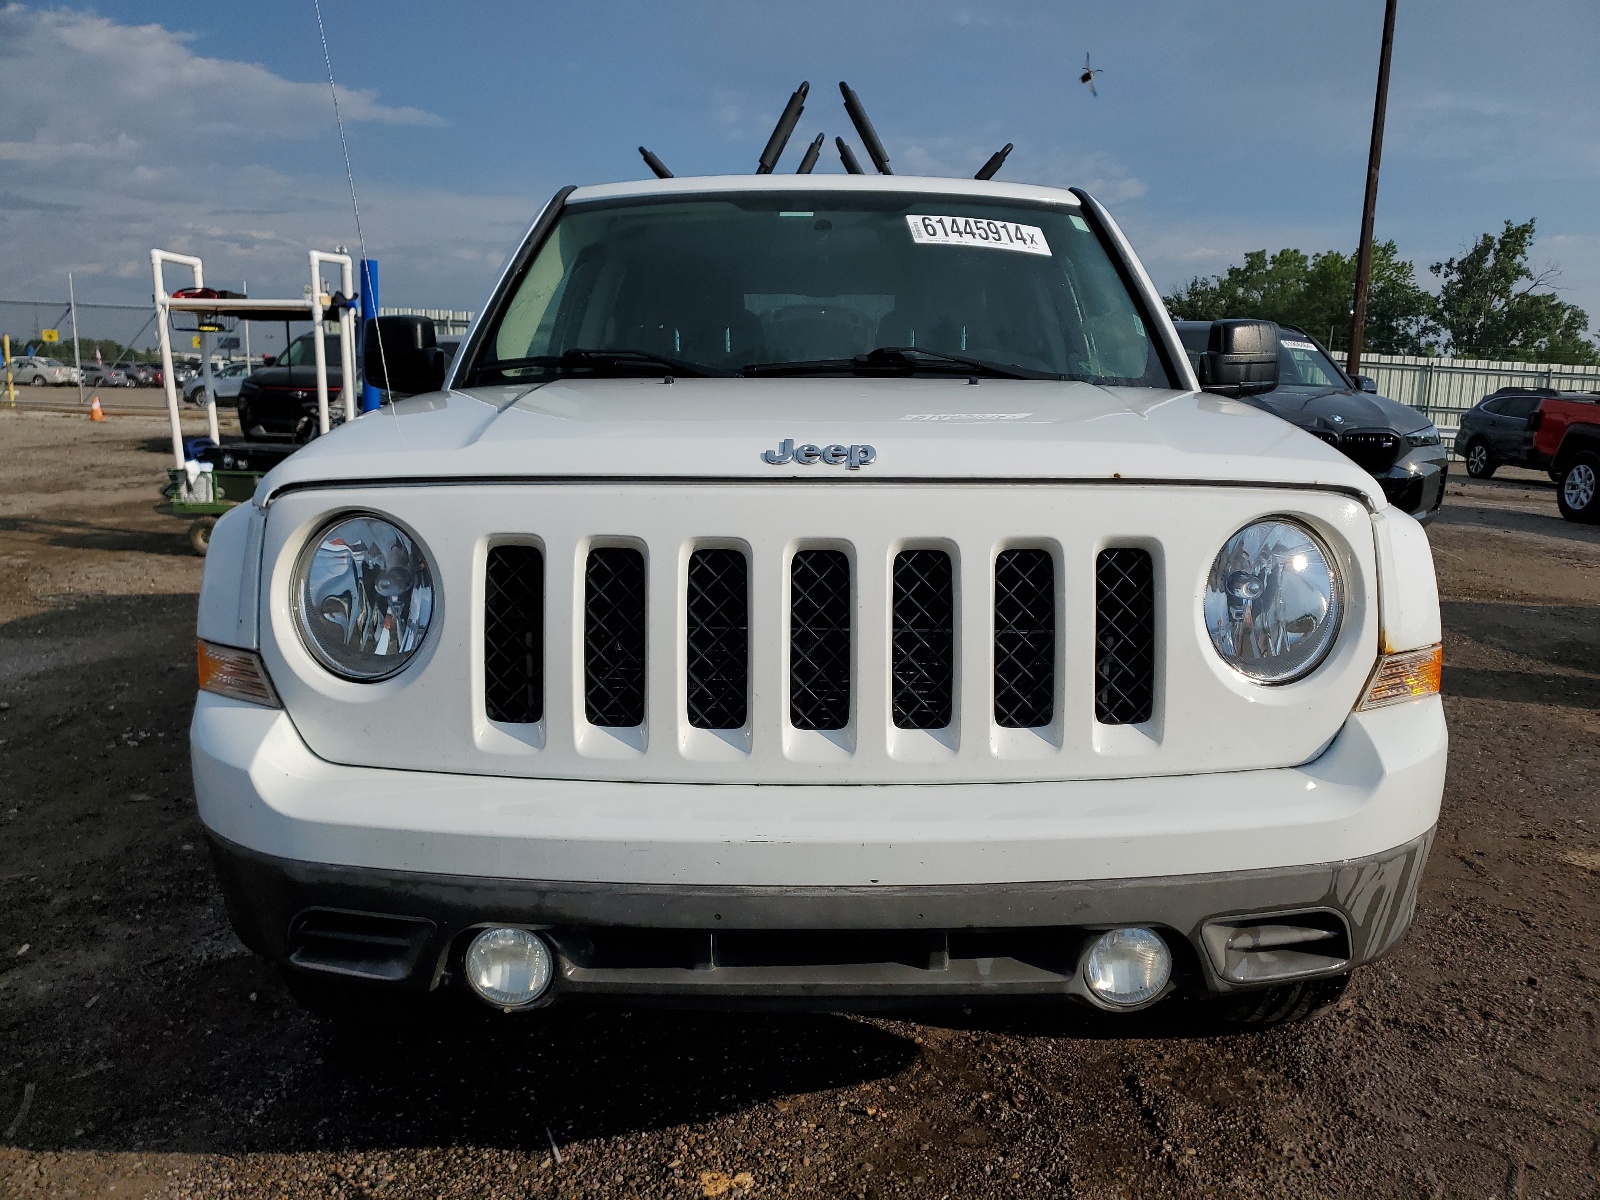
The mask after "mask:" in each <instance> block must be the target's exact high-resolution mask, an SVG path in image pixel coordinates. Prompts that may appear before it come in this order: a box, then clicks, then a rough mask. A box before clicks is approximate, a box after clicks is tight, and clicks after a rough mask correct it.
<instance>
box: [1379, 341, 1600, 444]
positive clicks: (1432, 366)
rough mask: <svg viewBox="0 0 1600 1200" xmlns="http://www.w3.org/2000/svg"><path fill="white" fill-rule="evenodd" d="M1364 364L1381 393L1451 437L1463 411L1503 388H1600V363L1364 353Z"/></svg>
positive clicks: (1584, 390)
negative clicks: (1572, 364)
mask: <svg viewBox="0 0 1600 1200" xmlns="http://www.w3.org/2000/svg"><path fill="white" fill-rule="evenodd" d="M1361 370H1362V372H1363V373H1365V374H1367V375H1370V376H1372V378H1373V379H1374V380H1376V381H1377V384H1378V392H1379V393H1380V394H1381V395H1384V396H1388V397H1389V398H1390V399H1391V400H1398V401H1400V403H1401V404H1409V405H1410V406H1411V407H1412V408H1414V409H1416V410H1417V411H1418V412H1420V413H1422V414H1423V415H1424V416H1425V417H1427V418H1428V419H1429V420H1430V421H1432V422H1433V423H1434V424H1435V425H1437V426H1438V427H1439V432H1440V433H1442V434H1444V436H1445V440H1446V441H1447V442H1448V441H1450V440H1452V439H1453V438H1454V436H1455V432H1456V430H1457V429H1458V428H1459V427H1460V425H1461V414H1462V413H1464V412H1466V411H1467V409H1469V408H1471V407H1472V406H1473V405H1475V404H1477V403H1478V401H1480V400H1482V399H1483V398H1484V397H1485V396H1487V395H1488V394H1489V393H1490V392H1493V391H1496V390H1498V389H1500V388H1503V387H1526V388H1555V389H1557V390H1558V391H1563V392H1593V391H1600V367H1564V366H1558V365H1554V364H1550V363H1525V362H1490V361H1487V360H1485V359H1476V358H1422V357H1419V356H1417V355H1412V354H1363V355H1362V356H1361Z"/></svg>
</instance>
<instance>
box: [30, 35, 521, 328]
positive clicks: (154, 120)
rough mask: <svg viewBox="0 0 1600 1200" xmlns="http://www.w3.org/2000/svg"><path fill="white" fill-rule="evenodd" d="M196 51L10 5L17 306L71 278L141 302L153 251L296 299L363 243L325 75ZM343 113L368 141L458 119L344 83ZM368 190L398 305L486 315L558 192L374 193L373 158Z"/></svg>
mask: <svg viewBox="0 0 1600 1200" xmlns="http://www.w3.org/2000/svg"><path fill="white" fill-rule="evenodd" d="M189 42H190V39H189V38H188V37H187V36H186V35H184V34H182V33H178V32H174V31H172V30H169V29H165V28H163V27H161V26H159V25H137V26H134V25H121V24H117V23H116V22H114V21H112V20H109V19H107V18H104V17H99V16H94V15H90V14H85V13H80V12H73V11H69V10H60V9H56V10H41V9H35V8H30V7H25V6H23V5H20V4H10V5H5V6H3V7H0V112H4V113H5V114H6V117H5V125H4V128H5V130H6V132H7V134H8V135H9V137H8V139H7V140H4V141H0V184H3V187H0V192H3V196H0V262H5V263H6V264H7V271H6V279H5V282H4V284H3V285H0V287H3V290H4V292H5V293H6V295H7V296H10V297H13V298H15V297H18V296H27V297H33V296H39V295H44V296H55V295H58V294H64V293H65V290H66V273H67V272H68V271H72V272H74V274H75V276H76V279H77V288H78V296H79V299H80V300H83V299H85V298H88V299H101V300H120V301H140V300H143V299H145V298H147V297H148V295H149V290H150V285H149V270H150V267H149V262H150V258H149V255H150V248H151V247H152V246H162V247H166V248H169V249H173V250H180V251H186V252H191V253H198V254H200V255H201V256H202V257H203V258H204V259H205V262H206V269H207V277H208V280H209V279H215V280H216V281H217V282H218V284H219V285H221V286H237V281H238V280H239V279H249V280H250V282H251V291H252V292H253V293H257V294H260V293H261V291H262V289H263V288H264V287H269V286H270V287H274V288H279V289H282V288H291V289H292V291H291V292H290V293H289V294H298V292H299V290H300V282H301V279H302V277H303V276H304V273H305V271H306V270H307V264H306V258H305V254H306V251H307V250H308V249H310V248H311V247H313V246H316V247H319V248H323V249H326V248H331V247H332V246H333V245H335V244H339V243H343V244H347V245H350V246H352V247H355V246H356V236H355V227H354V220H353V217H352V214H351V208H350V196H349V192H348V190H347V186H346V183H345V179H344V171H343V166H342V163H341V162H340V160H339V158H338V149H337V144H336V143H335V141H334V125H333V110H332V105H331V103H330V97H329V94H328V85H327V84H326V82H297V81H294V80H290V79H285V78H283V77H281V76H279V75H276V74H274V73H273V72H272V71H269V70H268V69H267V68H265V67H263V66H260V65H257V64H253V63H245V62H232V61H228V60H224V59H218V58H206V57H202V56H200V55H197V54H195V53H194V51H193V50H192V49H191V48H190V45H189ZM339 105H340V111H341V114H342V115H343V117H344V120H345V123H346V124H347V125H348V126H353V127H354V128H353V129H352V135H353V136H356V137H358V132H357V131H359V128H360V126H361V125H362V124H363V123H379V124H385V125H401V126H442V125H444V124H446V122H444V121H443V120H441V119H440V118H439V117H437V116H435V115H433V114H431V113H427V112H424V111H422V110H420V109H417V108H410V107H397V106H393V105H388V104H385V103H383V102H382V101H381V100H380V99H379V97H378V96H377V95H376V94H374V93H372V92H370V91H361V90H345V89H341V90H340V93H339ZM357 145H358V146H359V141H358V142H357ZM275 163H277V164H281V163H288V164H290V165H289V166H287V167H284V166H275V165H271V164H275ZM311 164H315V165H314V166H312V165H311ZM357 182H358V184H361V188H360V190H361V201H362V210H363V211H362V216H363V225H364V227H365V232H366V235H367V239H368V249H369V251H370V252H372V253H373V254H375V255H377V256H379V257H380V258H383V257H385V256H388V257H389V258H390V259H391V260H392V261H390V262H386V263H385V275H384V281H385V284H386V288H385V299H386V300H387V301H390V302H394V303H405V302H410V303H428V304H434V305H451V304H455V305H468V304H475V303H476V302H477V301H478V300H479V299H480V298H481V291H482V289H483V288H484V287H485V286H486V284H487V281H488V278H489V275H490V272H489V270H488V269H486V267H485V264H490V265H492V264H493V263H495V262H498V261H499V259H500V257H501V255H502V254H503V253H504V252H505V250H506V249H507V247H509V246H510V245H512V243H513V242H514V241H515V240H516V237H517V235H518V234H519V233H521V232H522V230H523V229H525V228H526V225H527V222H528V220H529V219H530V217H531V214H532V210H533V209H534V208H535V207H537V205H538V204H539V203H540V201H542V199H543V197H528V198H523V197H504V196H485V195H461V194H454V193H450V192H446V191H444V190H442V189H438V188H428V187H416V186H399V185H393V186H383V185H377V184H362V181H361V176H360V173H359V163H358V173H357ZM40 246H49V247H50V248H51V252H50V255H49V256H48V257H47V258H41V256H40V255H39V254H38V253H37V248H38V247H40Z"/></svg>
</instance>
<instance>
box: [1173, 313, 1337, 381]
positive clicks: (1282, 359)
mask: <svg viewBox="0 0 1600 1200" xmlns="http://www.w3.org/2000/svg"><path fill="white" fill-rule="evenodd" d="M1210 336H1211V326H1210V324H1208V323H1203V322H1194V323H1184V324H1180V325H1179V326H1178V338H1179V339H1180V340H1181V341H1182V342H1183V348H1184V349H1185V350H1186V351H1187V352H1188V354H1189V361H1190V362H1191V363H1192V364H1194V369H1195V371H1196V372H1198V371H1199V370H1200V356H1201V355H1202V354H1204V353H1205V352H1206V346H1207V344H1208V342H1209V339H1210ZM1278 386H1279V387H1314V388H1338V389H1339V390H1340V391H1343V390H1345V389H1346V388H1348V387H1349V386H1350V385H1349V384H1348V383H1346V382H1345V379H1344V376H1343V375H1341V374H1340V373H1339V368H1338V367H1336V366H1334V365H1333V362H1332V361H1331V360H1330V359H1329V358H1328V356H1327V355H1326V354H1324V353H1323V352H1322V351H1321V350H1319V349H1317V344H1316V343H1315V342H1313V341H1312V340H1311V339H1310V338H1308V337H1306V336H1305V334H1303V333H1299V332H1297V331H1296V330H1293V329H1283V330H1280V331H1279V335H1278Z"/></svg>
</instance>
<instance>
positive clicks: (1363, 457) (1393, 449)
mask: <svg viewBox="0 0 1600 1200" xmlns="http://www.w3.org/2000/svg"><path fill="white" fill-rule="evenodd" d="M1339 449H1341V450H1343V451H1344V453H1345V456H1346V457H1347V458H1349V459H1351V460H1352V461H1354V462H1355V464H1356V465H1357V466H1359V467H1361V468H1362V469H1363V470H1366V471H1371V472H1372V473H1374V474H1376V473H1377V472H1379V471H1387V470H1388V469H1389V468H1390V467H1392V466H1394V463H1395V459H1397V458H1399V457H1400V435H1399V434H1397V433H1388V432H1383V431H1370V432H1369V431H1367V430H1359V429H1358V430H1352V431H1351V432H1349V433H1347V434H1345V435H1344V436H1343V437H1341V438H1340V439H1339Z"/></svg>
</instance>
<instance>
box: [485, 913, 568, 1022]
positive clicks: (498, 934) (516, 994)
mask: <svg viewBox="0 0 1600 1200" xmlns="http://www.w3.org/2000/svg"><path fill="white" fill-rule="evenodd" d="M466 967H467V983H468V984H470V985H471V987H472V990H473V991H475V992H477V993H478V995H480V996H482V997H483V998H484V999H485V1000H487V1001H488V1002H489V1003H490V1004H492V1005H494V1006H495V1007H496V1008H505V1009H511V1008H522V1007H524V1006H525V1005H529V1004H532V1003H533V1002H534V1001H535V1000H537V999H538V998H539V997H540V996H542V995H544V993H545V989H547V988H548V987H549V986H550V980H551V979H552V977H553V976H554V975H555V960H554V959H553V958H552V957H551V954H550V947H549V946H547V945H545V941H544V939H543V938H542V937H540V936H539V935H538V934H536V933H529V932H528V931H527V930H526V929H485V930H484V931H483V932H482V933H480V934H479V935H478V936H477V937H475V938H473V939H472V944H471V945H470V946H468V947H467V962H466Z"/></svg>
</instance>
